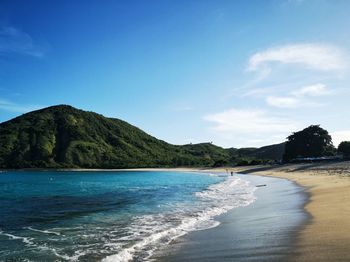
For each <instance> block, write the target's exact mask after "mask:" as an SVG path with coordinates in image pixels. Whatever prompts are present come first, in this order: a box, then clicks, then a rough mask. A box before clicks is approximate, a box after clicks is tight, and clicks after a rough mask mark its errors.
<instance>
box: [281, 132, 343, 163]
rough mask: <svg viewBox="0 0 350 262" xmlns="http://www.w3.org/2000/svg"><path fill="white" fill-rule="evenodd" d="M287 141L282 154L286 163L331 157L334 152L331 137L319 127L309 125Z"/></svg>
mask: <svg viewBox="0 0 350 262" xmlns="http://www.w3.org/2000/svg"><path fill="white" fill-rule="evenodd" d="M287 139H288V141H287V142H286V145H285V152H284V154H283V159H284V161H287V162H288V161H291V160H294V159H297V158H306V157H322V156H332V155H334V154H335V152H336V150H335V148H334V146H333V143H332V137H331V136H330V135H329V134H328V131H327V130H325V129H323V128H321V127H320V126H319V125H311V126H309V127H307V128H305V129H303V130H301V131H298V132H295V133H293V134H291V135H290V136H289V137H288V138H287Z"/></svg>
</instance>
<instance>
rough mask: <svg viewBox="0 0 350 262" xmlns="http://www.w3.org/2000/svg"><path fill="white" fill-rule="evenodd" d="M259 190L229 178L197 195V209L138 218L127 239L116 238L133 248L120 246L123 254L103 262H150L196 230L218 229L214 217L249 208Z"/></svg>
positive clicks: (129, 230) (179, 208) (237, 179)
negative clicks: (138, 260) (161, 248)
mask: <svg viewBox="0 0 350 262" xmlns="http://www.w3.org/2000/svg"><path fill="white" fill-rule="evenodd" d="M255 190H256V188H255V187H254V186H252V185H250V182H248V181H245V180H242V179H240V178H238V177H228V178H227V179H226V180H225V181H224V182H222V183H218V184H214V185H212V186H210V187H209V188H208V189H207V190H205V191H203V192H197V193H196V197H197V198H198V202H199V203H198V205H197V206H196V207H190V208H187V207H178V208H177V209H175V210H174V211H173V212H172V213H170V214H157V215H145V216H140V217H137V218H136V219H135V220H134V221H133V222H132V223H131V224H130V225H129V226H128V227H127V228H126V232H127V234H126V236H123V237H120V238H117V239H115V241H116V244H117V243H118V244H120V243H122V242H123V241H125V242H126V243H128V242H131V243H133V244H132V245H129V246H128V244H124V245H123V244H122V245H121V246H118V248H117V249H119V252H118V253H116V254H114V255H110V256H107V257H106V258H104V259H103V260H102V261H103V262H114V261H118V262H124V261H130V260H132V259H134V258H135V257H138V258H141V259H142V260H143V261H147V260H149V259H150V257H151V256H152V254H153V252H154V251H155V249H156V248H158V247H159V246H161V245H165V244H168V243H170V242H171V241H172V240H174V239H176V238H178V237H180V236H183V235H185V234H186V233H188V232H190V231H194V230H203V229H207V228H211V227H215V226H218V225H219V224H220V223H219V222H218V221H216V220H214V218H215V217H216V216H218V215H221V214H223V213H225V212H227V211H228V210H230V209H233V208H236V207H240V206H247V205H249V204H251V203H252V202H254V201H255V199H256V198H255V196H254V191H255Z"/></svg>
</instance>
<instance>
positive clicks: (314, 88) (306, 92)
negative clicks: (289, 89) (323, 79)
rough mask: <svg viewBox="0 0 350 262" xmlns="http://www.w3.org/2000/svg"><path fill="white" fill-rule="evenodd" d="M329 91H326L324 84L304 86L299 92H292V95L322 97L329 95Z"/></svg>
mask: <svg viewBox="0 0 350 262" xmlns="http://www.w3.org/2000/svg"><path fill="white" fill-rule="evenodd" d="M330 93H331V91H330V90H328V89H327V87H326V85H324V84H314V85H309V86H304V87H302V88H300V89H299V90H296V91H294V92H293V93H292V94H293V95H295V96H324V95H328V94H330Z"/></svg>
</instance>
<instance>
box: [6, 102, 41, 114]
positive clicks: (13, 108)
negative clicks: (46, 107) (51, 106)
mask: <svg viewBox="0 0 350 262" xmlns="http://www.w3.org/2000/svg"><path fill="white" fill-rule="evenodd" d="M39 108H42V106H34V105H19V104H16V103H13V102H11V101H8V100H3V99H0V110H4V111H9V112H16V113H27V112H30V111H33V110H36V109H39Z"/></svg>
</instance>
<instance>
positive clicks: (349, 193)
mask: <svg viewBox="0 0 350 262" xmlns="http://www.w3.org/2000/svg"><path fill="white" fill-rule="evenodd" d="M230 170H232V171H235V172H243V173H247V174H256V175H264V176H271V177H281V178H285V179H289V180H291V181H294V182H296V183H298V184H300V185H302V186H304V187H305V188H306V189H307V192H309V194H310V201H309V202H308V203H307V204H306V206H305V210H306V211H307V212H308V213H309V214H310V216H311V220H310V223H307V224H306V226H305V227H303V228H302V230H301V231H300V233H299V234H298V236H297V239H296V246H295V247H296V252H295V254H293V257H292V259H291V260H292V261H305V262H306V261H350V249H349V247H350V161H346V162H333V163H332V162H331V163H311V164H292V165H282V166H272V167H271V166H270V167H269V166H261V167H240V168H234V169H230ZM217 171H219V170H217Z"/></svg>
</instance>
